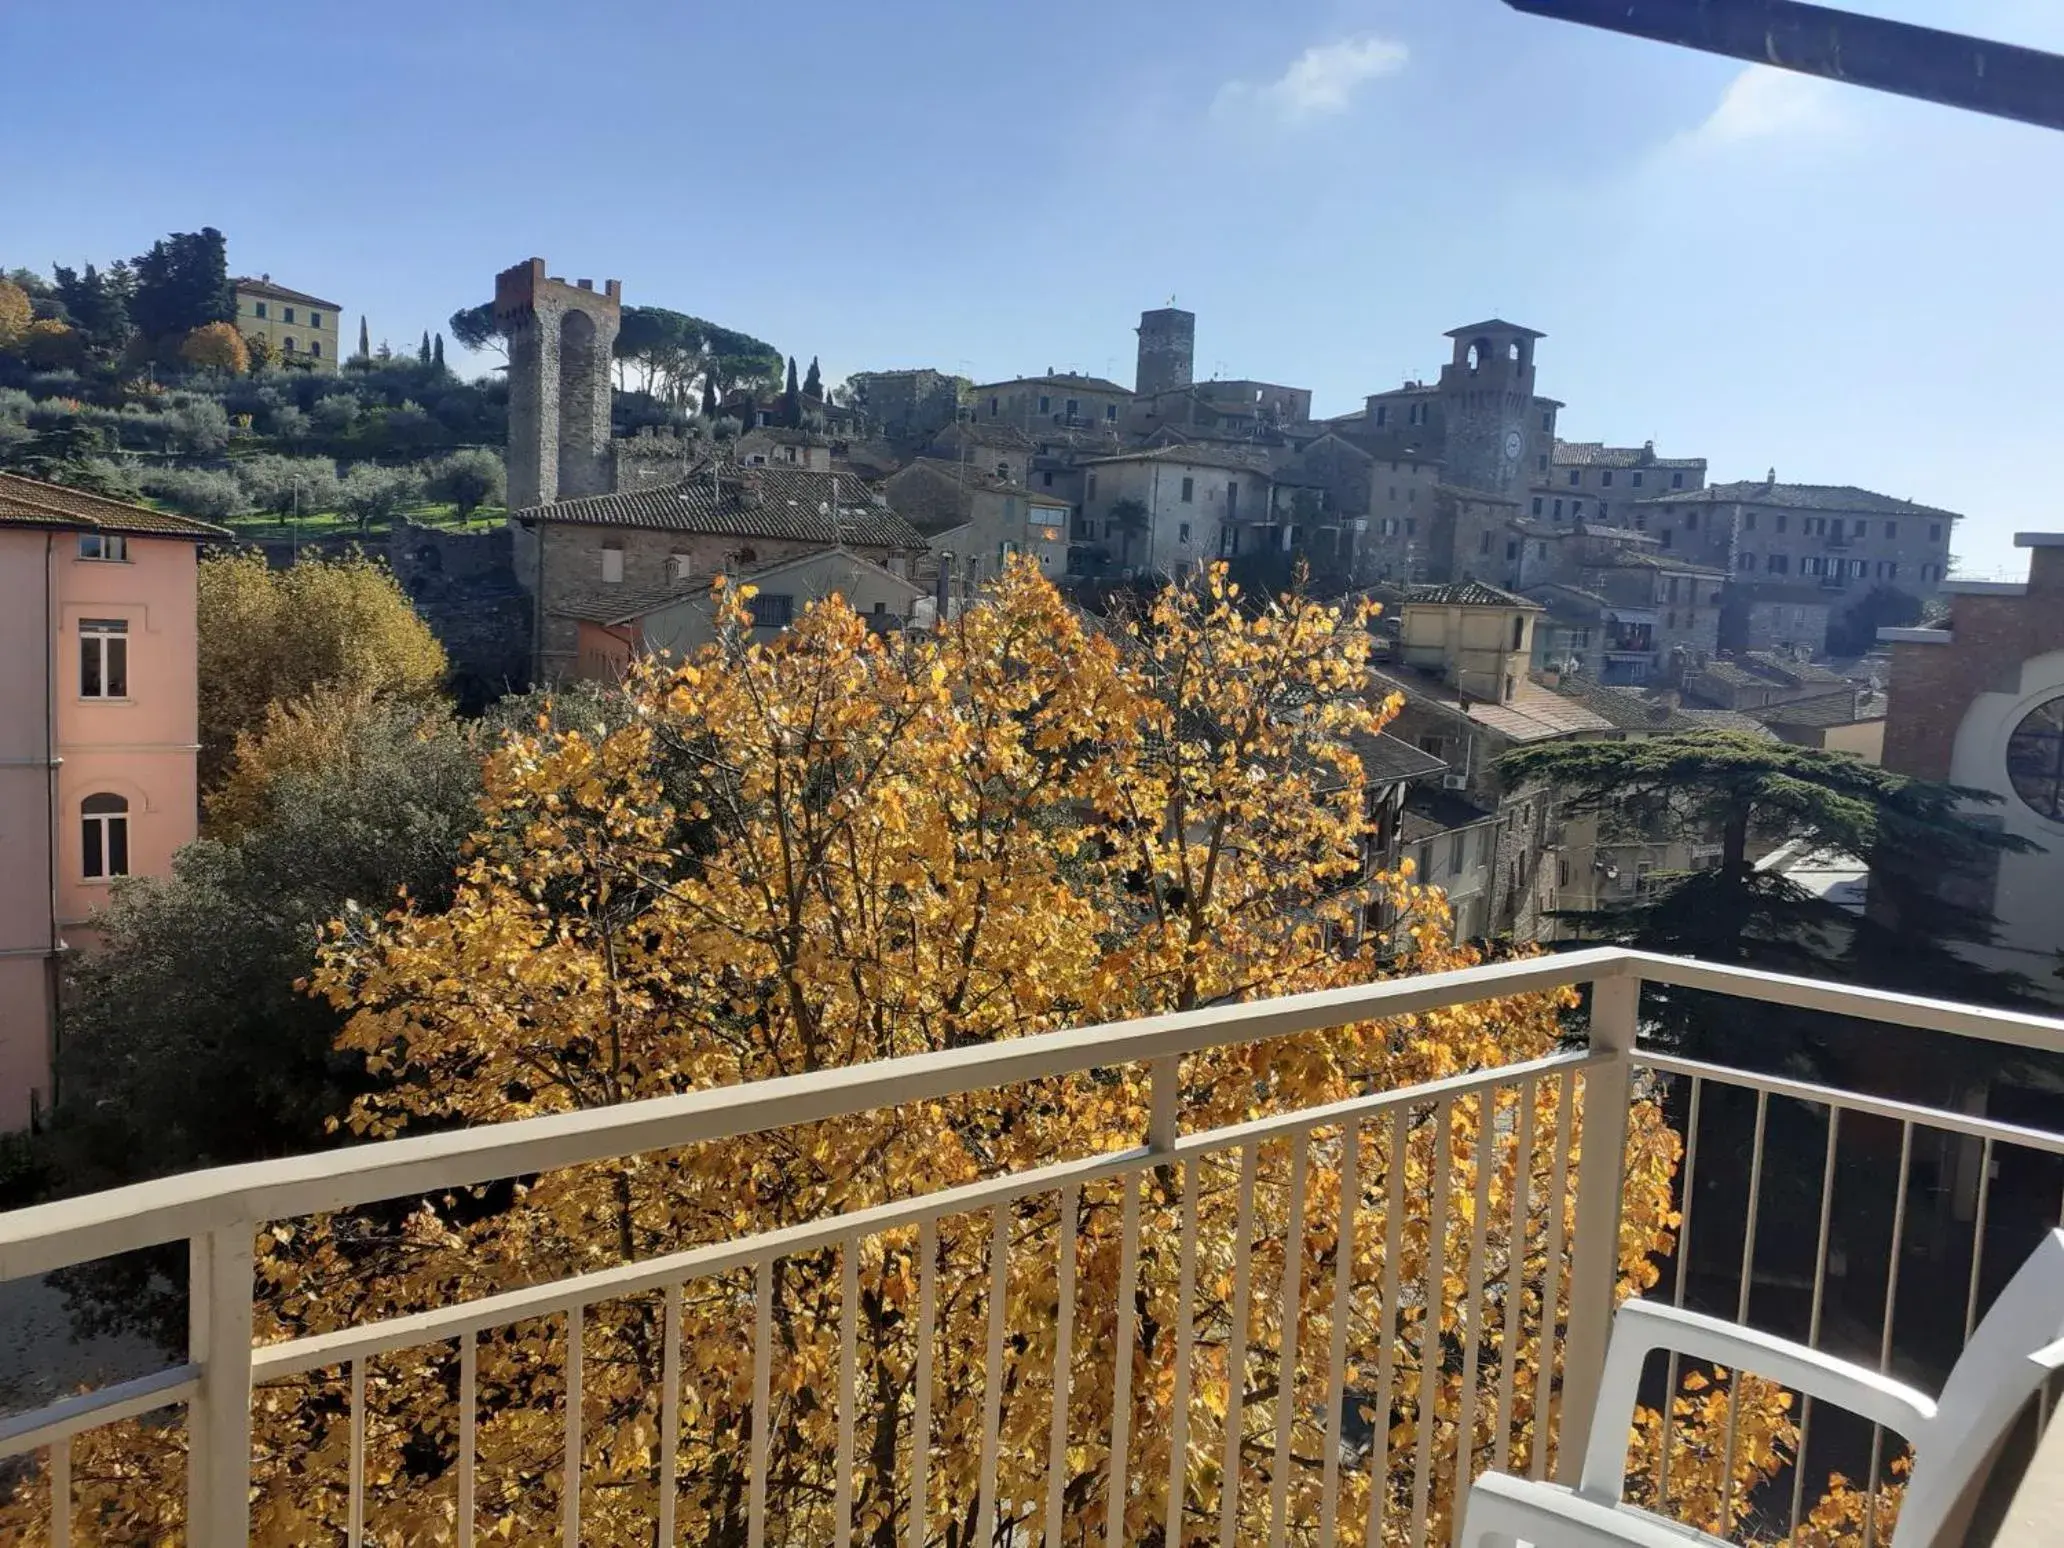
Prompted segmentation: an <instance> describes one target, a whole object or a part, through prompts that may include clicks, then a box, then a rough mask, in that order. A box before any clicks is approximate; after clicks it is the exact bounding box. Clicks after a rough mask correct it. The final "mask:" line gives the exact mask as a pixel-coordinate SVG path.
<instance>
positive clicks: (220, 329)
mask: <svg viewBox="0 0 2064 1548" xmlns="http://www.w3.org/2000/svg"><path fill="white" fill-rule="evenodd" d="M179 358H180V359H182V360H184V361H185V362H186V363H187V364H189V365H197V366H204V367H206V368H207V369H208V370H211V371H222V372H226V373H227V374H228V375H230V376H242V375H244V374H245V373H246V372H248V371H249V370H250V369H251V351H250V348H249V346H248V345H246V344H245V343H244V336H243V334H241V333H239V332H238V331H237V328H236V325H235V324H234V323H226V322H211V323H207V324H204V325H203V326H201V327H199V328H196V329H194V330H193V332H191V333H189V334H188V335H187V336H186V337H185V338H183V339H181V340H180V341H179Z"/></svg>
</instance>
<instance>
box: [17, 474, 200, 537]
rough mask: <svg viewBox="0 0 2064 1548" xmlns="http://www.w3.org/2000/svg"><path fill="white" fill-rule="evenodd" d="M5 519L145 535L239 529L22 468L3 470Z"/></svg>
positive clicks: (21, 524) (22, 524) (22, 523)
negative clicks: (26, 474)
mask: <svg viewBox="0 0 2064 1548" xmlns="http://www.w3.org/2000/svg"><path fill="white" fill-rule="evenodd" d="M0 524H5V525H7V526H14V527H68V528H74V529H76V530H78V531H81V532H124V533H134V534H135V535H137V536H139V537H176V538H226V537H230V536H232V535H233V534H232V533H231V532H230V531H229V529H228V528H227V527H218V526H216V525H215V524H214V523H213V522H206V521H196V520H194V519H193V517H191V516H178V515H174V514H173V513H172V512H170V511H154V510H150V509H149V508H147V507H145V506H141V505H131V504H129V502H128V501H126V500H110V499H108V498H107V497H106V496H104V495H97V494H88V493H87V492H86V491H85V490H83V489H68V488H66V487H65V486H64V485H62V484H46V483H44V482H43V481H42V480H41V479H34V478H23V477H21V475H19V474H17V473H0Z"/></svg>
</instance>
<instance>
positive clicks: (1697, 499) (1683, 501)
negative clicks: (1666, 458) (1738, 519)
mask: <svg viewBox="0 0 2064 1548" xmlns="http://www.w3.org/2000/svg"><path fill="white" fill-rule="evenodd" d="M1632 503H1633V504H1635V505H1735V504H1741V505H1769V506H1776V507H1779V508H1781V509H1784V510H1793V511H1841V512H1844V513H1845V514H1850V515H1858V516H1938V517H1940V518H1942V519H1943V520H1944V521H1962V520H1963V517H1961V516H1959V515H1958V514H1957V513H1956V512H1955V511H1945V510H1938V509H1937V508H1936V507H1934V506H1932V505H1916V504H1915V503H1914V502H1913V501H1911V500H1895V499H1893V498H1892V496H1890V495H1881V494H1876V493H1873V492H1872V491H1871V490H1868V489H1858V488H1857V487H1856V486H1855V485H1854V484H1766V483H1763V482H1762V481H1761V480H1746V479H1745V480H1743V481H1741V482H1739V483H1734V484H1711V485H1708V486H1707V487H1706V488H1704V489H1679V490H1676V491H1674V492H1670V493H1664V494H1659V495H1652V496H1650V497H1649V498H1647V499H1645V500H1636V501H1634V502H1632Z"/></svg>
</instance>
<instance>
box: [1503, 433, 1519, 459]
mask: <svg viewBox="0 0 2064 1548" xmlns="http://www.w3.org/2000/svg"><path fill="white" fill-rule="evenodd" d="M1519 448H1520V440H1519V432H1518V431H1517V430H1507V431H1506V432H1505V460H1506V461H1507V462H1517V461H1519Z"/></svg>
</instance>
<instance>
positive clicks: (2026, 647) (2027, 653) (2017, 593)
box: [1879, 532, 2064, 999]
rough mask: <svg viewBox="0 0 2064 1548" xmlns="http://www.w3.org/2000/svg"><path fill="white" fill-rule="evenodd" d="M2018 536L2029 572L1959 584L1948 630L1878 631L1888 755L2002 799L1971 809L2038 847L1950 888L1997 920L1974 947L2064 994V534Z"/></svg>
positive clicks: (1948, 881)
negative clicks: (1992, 932)
mask: <svg viewBox="0 0 2064 1548" xmlns="http://www.w3.org/2000/svg"><path fill="white" fill-rule="evenodd" d="M2015 542H2016V543H2017V544H2019V545H2020V546H2021V547H2024V548H2027V549H2030V550H2032V552H2031V555H2030V563H2029V570H2028V579H2027V581H2026V582H2021V583H2007V584H2002V583H1998V582H1985V581H1950V582H1948V583H1947V584H1946V585H1944V586H1943V587H1942V588H1941V590H1942V591H1943V593H1944V594H1945V595H1947V597H1948V598H1949V621H1948V624H1947V626H1946V627H1944V628H1939V629H1885V630H1882V631H1880V633H1879V638H1880V639H1882V640H1884V641H1886V642H1887V643H1888V644H1889V645H1890V646H1891V652H1892V674H1891V684H1890V691H1889V699H1890V703H1889V706H1888V709H1887V715H1886V721H1885V755H1884V761H1885V767H1886V768H1888V769H1891V770H1893V771H1895V772H1897V773H1901V774H1912V775H1917V776H1919V777H1920V778H1923V779H1932V780H1946V781H1948V782H1950V783H1952V784H1956V785H1963V786H1968V787H1970V788H1973V789H1977V790H1984V791H1989V792H1991V793H1992V794H1994V795H1995V796H1997V797H1998V798H1999V800H1998V803H1997V804H1989V805H1984V806H1979V807H1977V808H1976V809H1975V810H1974V812H1973V814H1972V815H1973V816H1975V817H1976V818H1977V819H1978V820H1980V821H1982V822H1994V823H1998V824H1999V825H2000V826H2001V827H2002V828H2004V829H2005V830H2006V831H2007V832H2008V833H2011V834H2014V835H2016V836H2017V837H2020V838H2023V839H2026V840H2028V841H2029V842H2030V843H2032V844H2036V845H2040V846H2041V848H2040V850H2039V851H2037V852H2034V853H2029V854H2023V855H2005V856H2001V857H1999V858H1998V859H1997V860H1996V861H1995V862H1994V863H1993V864H1992V865H1990V866H1988V867H1986V868H1985V869H1983V870H1982V871H1977V872H1974V873H1965V872H1961V871H1960V872H1958V873H1956V874H1953V875H1948V876H1945V877H1944V878H1943V881H1942V887H1943V891H1944V893H1945V895H1946V896H1947V897H1949V898H1950V899H1951V900H1953V901H1962V902H1965V903H1967V904H1969V905H1970V906H1971V907H1973V908H1975V909H1984V910H1988V911H1989V912H1990V913H1991V914H1992V915H1993V916H1994V917H1995V918H1997V919H1998V920H1999V925H2000V928H1999V935H1998V939H1997V940H1996V941H1995V942H1994V943H1993V944H1992V945H1989V946H1983V947H1976V946H1974V947H1970V948H1968V955H1970V956H1971V957H1972V958H1973V959H1975V960H1977V961H1979V962H1981V963H1982V964H1983V965H1985V966H1988V967H1993V968H2002V969H2007V970H2010V971H2014V972H2018V973H2021V974H2024V975H2026V977H2027V978H2028V979H2029V980H2030V981H2031V982H2032V983H2033V984H2034V985H2035V987H2036V989H2037V991H2038V992H2040V993H2043V994H2045V995H2047V996H2049V997H2051V998H2053V999H2064V982H2060V980H2059V979H2058V978H2057V976H2056V975H2057V968H2058V965H2059V960H2060V959H2059V957H2058V953H2059V952H2060V951H2064V908H2060V907H2059V906H2058V900H2059V899H2060V898H2064V533H2056V532H2042V533H2023V534H2022V535H2021V536H2019V537H2017V538H2016V539H2015ZM1960 949H1963V948H1960Z"/></svg>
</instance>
